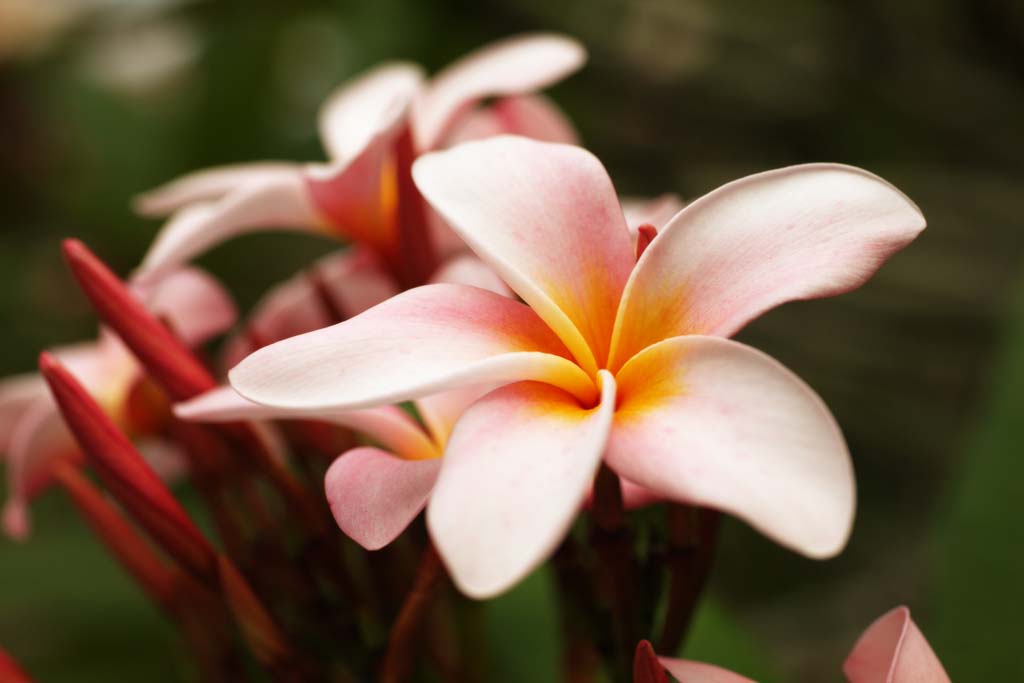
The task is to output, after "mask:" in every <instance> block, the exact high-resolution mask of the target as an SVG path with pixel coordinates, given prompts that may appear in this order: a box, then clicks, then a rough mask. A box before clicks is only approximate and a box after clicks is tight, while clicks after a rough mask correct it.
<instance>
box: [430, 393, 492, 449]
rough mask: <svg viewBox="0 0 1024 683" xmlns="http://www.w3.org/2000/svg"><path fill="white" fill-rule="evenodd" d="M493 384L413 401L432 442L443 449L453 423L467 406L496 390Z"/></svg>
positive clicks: (453, 425) (432, 395)
mask: <svg viewBox="0 0 1024 683" xmlns="http://www.w3.org/2000/svg"><path fill="white" fill-rule="evenodd" d="M496 388H497V387H495V386H494V385H493V384H488V385H484V386H472V387H465V388H463V389H453V390H452V391H443V392H441V393H440V394H431V395H430V396H424V397H422V398H418V399H416V400H415V401H414V403H415V405H416V410H417V411H418V412H419V414H420V418H421V419H422V420H423V423H424V424H425V425H426V426H427V430H429V431H430V435H431V436H432V437H433V438H434V442H435V443H437V445H438V446H440V447H441V448H444V445H445V444H446V443H447V442H448V437H449V436H451V433H452V429H453V428H454V427H455V423H456V422H458V420H459V418H460V417H462V414H463V413H464V412H466V409H467V408H469V406H471V405H473V403H475V402H476V401H477V400H478V399H479V398H480V397H481V396H484V395H485V394H489V393H491V391H493V390H494V389H496Z"/></svg>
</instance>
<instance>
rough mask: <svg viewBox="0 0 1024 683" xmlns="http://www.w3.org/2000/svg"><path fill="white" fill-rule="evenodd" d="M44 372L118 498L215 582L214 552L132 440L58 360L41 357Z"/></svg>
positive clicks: (184, 561) (174, 553)
mask: <svg viewBox="0 0 1024 683" xmlns="http://www.w3.org/2000/svg"><path fill="white" fill-rule="evenodd" d="M39 370H40V371H41V372H42V374H43V377H44V378H45V379H46V382H47V384H49V386H50V391H51V392H52V393H53V397H54V398H55V399H56V401H57V406H58V407H59V408H60V412H61V415H62V416H63V417H64V422H65V423H66V424H67V426H68V429H70V430H71V433H72V434H74V436H75V439H76V440H77V441H78V444H79V446H80V447H81V448H82V451H83V452H84V453H85V455H86V458H87V460H88V462H89V463H90V464H91V465H92V466H93V468H94V469H95V470H96V473H97V474H98V475H99V477H100V479H101V480H102V481H103V483H104V484H105V485H106V486H107V489H108V490H109V491H110V493H111V494H112V495H113V496H114V498H116V499H117V500H118V502H120V503H121V505H123V506H124V508H125V510H127V511H128V513H129V514H131V515H132V517H134V518H135V520H136V521H137V522H138V523H139V524H140V525H141V526H142V527H143V528H144V529H145V530H146V531H147V532H148V533H149V535H150V536H151V537H152V539H153V540H154V541H156V542H157V543H158V544H159V545H160V546H161V547H162V548H163V549H164V550H165V551H166V552H167V553H168V554H169V555H170V556H171V557H173V558H174V559H176V560H177V561H178V562H179V563H181V565H182V567H184V568H185V569H187V570H188V571H190V572H192V573H193V574H195V575H196V576H197V577H199V578H203V579H206V580H207V581H209V582H215V581H216V556H215V554H214V551H213V548H212V547H210V544H209V543H208V542H207V541H206V539H205V538H204V537H203V535H202V533H201V532H200V531H199V529H198V528H197V527H196V525H195V524H194V523H193V522H192V520H191V519H190V518H189V516H188V515H187V514H186V513H185V510H184V509H183V508H182V507H181V505H180V504H179V503H178V501H177V500H175V499H174V496H172V495H171V492H170V491H168V490H167V487H166V486H165V485H164V483H163V482H162V481H161V480H160V478H159V477H158V476H157V475H156V473H155V472H153V470H152V468H151V467H150V466H149V465H148V464H147V463H146V461H145V460H143V458H142V456H141V455H139V453H138V451H136V450H135V447H134V446H132V444H131V442H130V441H129V440H128V437H126V436H125V435H124V434H123V433H121V431H120V430H119V429H118V428H117V426H116V425H115V424H114V422H113V421H112V420H111V419H110V418H109V417H108V416H107V415H106V413H104V412H103V410H102V409H101V408H100V407H99V405H98V404H97V403H96V401H95V400H94V399H93V398H92V396H90V395H89V393H88V392H87V391H86V390H85V389H84V388H83V387H82V385H81V384H79V383H78V380H76V379H75V377H74V376H73V375H72V374H71V373H70V372H68V370H67V368H65V367H64V366H63V365H62V364H61V363H60V361H58V360H57V358H56V357H55V356H53V355H52V354H50V353H46V352H44V353H42V354H41V355H40V356H39Z"/></svg>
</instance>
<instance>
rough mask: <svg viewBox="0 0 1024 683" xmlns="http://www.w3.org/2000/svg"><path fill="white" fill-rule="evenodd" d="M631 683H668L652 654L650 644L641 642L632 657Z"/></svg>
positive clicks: (654, 655)
mask: <svg viewBox="0 0 1024 683" xmlns="http://www.w3.org/2000/svg"><path fill="white" fill-rule="evenodd" d="M633 683H668V673H666V672H665V667H663V666H662V665H661V662H660V661H658V655H656V654H654V648H653V647H651V643H650V642H649V641H646V640H641V641H640V643H639V644H637V646H636V655H635V656H634V657H633Z"/></svg>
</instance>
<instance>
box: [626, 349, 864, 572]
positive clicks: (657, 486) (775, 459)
mask: <svg viewBox="0 0 1024 683" xmlns="http://www.w3.org/2000/svg"><path fill="white" fill-rule="evenodd" d="M616 379H617V380H618V383H619V396H620V401H619V409H618V411H617V412H616V414H615V428H614V429H613V430H612V436H611V439H610V441H609V446H608V455H607V459H608V464H609V465H610V466H611V467H612V468H613V469H615V470H616V471H617V472H618V473H619V474H620V475H622V476H623V477H625V478H626V479H629V480H630V481H632V482H634V483H636V484H639V485H640V486H644V487H646V488H649V489H651V490H653V491H654V492H657V493H661V494H662V495H664V496H665V497H667V498H670V499H673V500H678V501H680V502H684V503H689V504H695V505H702V506H705V507H711V508H716V509H719V510H723V511H725V512H729V513H731V514H733V515H736V516H737V517H740V518H741V519H743V520H744V521H746V522H747V523H749V524H750V525H752V526H753V527H754V528H756V529H758V530H759V531H761V532H762V533H764V534H765V535H767V536H769V537H771V538H772V539H774V540H775V541H777V542H779V543H781V544H782V545H785V546H787V547H790V548H792V549H794V550H796V551H798V552H801V553H803V554H805V555H808V556H810V557H829V556H832V555H835V554H836V553H837V552H839V551H840V550H841V549H842V547H843V546H844V545H845V543H846V539H847V537H848V536H849V533H850V526H851V524H852V522H853V512H854V480H853V470H852V468H851V465H850V459H849V454H848V452H847V449H846V444H845V443H844V442H843V437H842V434H841V433H840V431H839V428H838V426H837V425H836V423H835V420H834V419H833V418H832V415H831V414H830V413H829V412H828V409H827V408H826V407H825V405H824V404H823V403H822V401H821V399H820V398H818V396H817V395H816V394H815V393H814V392H813V391H812V390H811V389H810V388H809V387H808V386H807V385H806V384H804V383H803V382H802V381H801V380H800V379H799V378H797V377H796V376H795V375H793V374H792V373H791V372H789V371H788V370H786V369H785V368H784V367H783V366H782V365H780V364H779V363H778V362H776V361H775V360H773V359H771V358H769V357H768V356H766V355H764V354H763V353H761V352H759V351H756V350H754V349H752V348H750V347H748V346H744V345H743V344H739V343H737V342H734V341H730V340H727V339H720V338H717V337H700V336H692V337H676V338H673V339H667V340H665V341H663V342H661V343H659V344H655V345H654V346H651V347H648V348H647V349H645V350H644V351H643V352H641V353H640V354H638V355H637V356H635V357H633V359H632V360H630V361H629V363H627V364H626V365H625V366H624V367H623V368H622V370H621V371H619V374H618V376H617V378H616Z"/></svg>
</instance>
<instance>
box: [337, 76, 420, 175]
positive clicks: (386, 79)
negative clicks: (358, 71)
mask: <svg viewBox="0 0 1024 683" xmlns="http://www.w3.org/2000/svg"><path fill="white" fill-rule="evenodd" d="M422 87H423V70H422V69H421V68H420V67H419V66H417V65H415V64H410V63H405V62H394V63H390V64H384V65H382V66H379V67H377V68H375V69H372V70H370V71H368V72H367V73H365V74H363V75H362V76H359V77H358V78H356V79H354V80H352V81H349V82H348V83H344V84H342V85H341V86H340V87H339V88H338V89H337V90H335V91H334V92H333V93H332V94H331V95H330V96H329V97H328V98H327V101H326V102H324V104H323V106H322V107H321V108H320V115H319V126H320V137H321V138H322V139H323V143H324V147H326V148H327V153H328V155H329V156H330V157H331V158H332V159H334V160H337V161H347V160H350V159H352V158H353V157H355V156H357V155H359V154H361V153H362V152H363V150H364V149H365V148H366V146H367V145H368V144H369V143H370V142H371V141H372V140H373V138H374V137H375V136H377V135H378V134H379V133H380V132H381V131H383V130H387V129H390V128H393V127H394V126H395V125H396V124H398V123H402V122H403V121H404V117H405V114H406V112H407V111H408V109H409V106H410V105H411V103H412V101H413V99H414V98H415V97H416V95H417V94H418V93H419V92H420V90H421V89H422Z"/></svg>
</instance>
